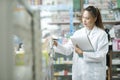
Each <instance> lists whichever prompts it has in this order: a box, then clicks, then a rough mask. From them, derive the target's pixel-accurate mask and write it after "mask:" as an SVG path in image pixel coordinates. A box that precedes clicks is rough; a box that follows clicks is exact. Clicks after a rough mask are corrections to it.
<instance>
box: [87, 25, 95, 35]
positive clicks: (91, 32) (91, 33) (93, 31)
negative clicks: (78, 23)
mask: <svg viewBox="0 0 120 80" xmlns="http://www.w3.org/2000/svg"><path fill="white" fill-rule="evenodd" d="M86 29H87V28H86ZM87 30H88V29H87ZM96 31H97V26H94V27H93V29H92V30H91V31H90V33H89V35H93V34H94V33H96Z"/></svg>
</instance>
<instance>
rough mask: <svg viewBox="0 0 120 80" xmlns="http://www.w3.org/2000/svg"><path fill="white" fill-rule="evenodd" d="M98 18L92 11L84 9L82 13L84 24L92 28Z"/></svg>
mask: <svg viewBox="0 0 120 80" xmlns="http://www.w3.org/2000/svg"><path fill="white" fill-rule="evenodd" d="M95 21H96V18H94V17H93V16H92V15H91V14H90V12H88V11H86V10H85V11H84V12H83V15H82V23H83V25H84V26H86V27H88V28H89V29H92V28H93V27H94V25H95Z"/></svg>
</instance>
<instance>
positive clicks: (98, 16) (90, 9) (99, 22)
mask: <svg viewBox="0 0 120 80" xmlns="http://www.w3.org/2000/svg"><path fill="white" fill-rule="evenodd" d="M84 11H88V12H90V14H91V15H92V16H93V17H94V18H96V22H95V25H96V26H97V27H99V28H101V29H104V26H103V23H102V18H101V13H100V11H99V9H98V8H95V7H94V6H88V7H87V8H85V9H84V10H83V12H84Z"/></svg>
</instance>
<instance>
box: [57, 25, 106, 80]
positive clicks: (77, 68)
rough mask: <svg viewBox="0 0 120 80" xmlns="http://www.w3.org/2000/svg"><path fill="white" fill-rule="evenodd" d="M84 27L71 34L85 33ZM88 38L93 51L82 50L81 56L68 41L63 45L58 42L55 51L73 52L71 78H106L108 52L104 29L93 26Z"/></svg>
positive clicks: (88, 79) (102, 79) (98, 79)
mask: <svg viewBox="0 0 120 80" xmlns="http://www.w3.org/2000/svg"><path fill="white" fill-rule="evenodd" d="M87 30H88V29H87V28H86V27H84V28H82V29H80V30H78V31H76V32H75V33H74V34H73V36H78V35H79V36H80V35H83V34H86V33H87ZM88 36H89V38H90V40H91V43H92V45H93V48H94V50H95V51H94V52H83V57H80V56H78V54H77V53H75V51H74V46H73V44H72V42H71V41H69V42H68V43H67V44H65V45H64V46H63V45H61V44H58V46H57V47H56V49H55V51H56V52H59V53H61V54H65V55H69V54H70V53H72V52H73V51H74V54H73V65H72V80H106V54H107V52H108V37H107V34H106V32H105V31H104V30H102V29H100V28H98V27H96V26H94V28H93V29H92V30H91V31H90V33H89V35H88Z"/></svg>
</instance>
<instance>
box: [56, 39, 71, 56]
mask: <svg viewBox="0 0 120 80" xmlns="http://www.w3.org/2000/svg"><path fill="white" fill-rule="evenodd" d="M54 50H55V52H56V53H60V54H63V55H70V54H71V53H72V52H73V45H72V42H71V40H69V41H68V42H67V43H66V44H65V45H62V44H59V43H58V45H57V47H54Z"/></svg>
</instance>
